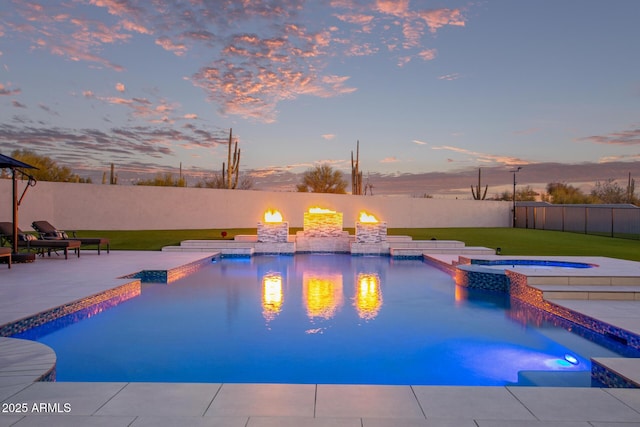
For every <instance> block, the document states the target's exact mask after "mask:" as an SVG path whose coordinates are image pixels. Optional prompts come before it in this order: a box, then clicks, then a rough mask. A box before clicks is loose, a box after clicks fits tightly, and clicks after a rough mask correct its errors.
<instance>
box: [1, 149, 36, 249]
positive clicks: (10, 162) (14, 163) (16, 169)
mask: <svg viewBox="0 0 640 427" xmlns="http://www.w3.org/2000/svg"><path fill="white" fill-rule="evenodd" d="M0 168H1V169H4V168H7V169H11V179H12V180H13V242H12V243H13V254H14V255H17V254H18V206H19V205H20V201H22V197H24V194H25V193H26V192H27V189H28V188H29V187H33V186H34V185H36V180H35V178H34V177H32V176H31V175H29V174H28V173H26V172H24V171H22V169H38V168H37V167H35V166H31V165H29V164H27V163H24V162H21V161H20V160H16V159H14V158H12V157H9V156H5V155H3V154H0ZM18 173H20V174H21V175H23V176H26V177H27V178H28V179H29V182H28V183H27V187H26V188H25V189H24V192H23V193H22V197H20V200H18V176H17V175H18Z"/></svg>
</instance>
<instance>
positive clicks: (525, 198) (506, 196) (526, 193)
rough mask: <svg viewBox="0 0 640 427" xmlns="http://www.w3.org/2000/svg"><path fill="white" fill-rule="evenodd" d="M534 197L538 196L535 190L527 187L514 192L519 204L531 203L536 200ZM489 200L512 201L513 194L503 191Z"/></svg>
mask: <svg viewBox="0 0 640 427" xmlns="http://www.w3.org/2000/svg"><path fill="white" fill-rule="evenodd" d="M536 196H539V194H538V193H536V192H535V190H534V189H533V188H531V186H529V185H527V186H526V187H522V188H519V189H517V190H516V201H519V202H533V201H535V200H536ZM491 200H503V201H512V200H513V192H511V191H509V190H505V191H503V192H502V193H500V194H496V195H495V196H493V198H492V199H491Z"/></svg>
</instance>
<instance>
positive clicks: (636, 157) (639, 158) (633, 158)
mask: <svg viewBox="0 0 640 427" xmlns="http://www.w3.org/2000/svg"><path fill="white" fill-rule="evenodd" d="M611 162H640V153H637V154H622V155H619V156H605V157H601V158H600V159H599V160H598V163H611Z"/></svg>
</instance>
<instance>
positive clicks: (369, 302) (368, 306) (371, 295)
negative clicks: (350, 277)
mask: <svg viewBox="0 0 640 427" xmlns="http://www.w3.org/2000/svg"><path fill="white" fill-rule="evenodd" d="M354 305H355V307H356V310H358V316H360V318H361V319H365V320H371V319H373V318H375V317H376V316H377V315H378V312H379V311H380V307H382V292H381V291H380V277H379V276H378V275H377V274H375V273H372V274H369V273H360V274H358V279H357V280H356V296H355V299H354Z"/></svg>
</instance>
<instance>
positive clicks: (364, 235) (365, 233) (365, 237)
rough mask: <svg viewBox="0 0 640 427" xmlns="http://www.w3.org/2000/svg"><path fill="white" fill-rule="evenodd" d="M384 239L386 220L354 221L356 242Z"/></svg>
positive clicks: (385, 237) (378, 241)
mask: <svg viewBox="0 0 640 427" xmlns="http://www.w3.org/2000/svg"><path fill="white" fill-rule="evenodd" d="M386 241H387V223H386V222H373V223H372V222H360V221H358V222H356V243H380V242H386Z"/></svg>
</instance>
